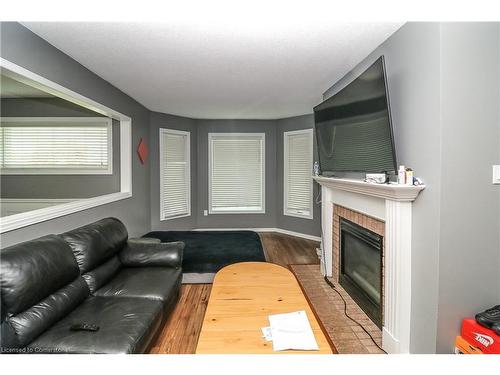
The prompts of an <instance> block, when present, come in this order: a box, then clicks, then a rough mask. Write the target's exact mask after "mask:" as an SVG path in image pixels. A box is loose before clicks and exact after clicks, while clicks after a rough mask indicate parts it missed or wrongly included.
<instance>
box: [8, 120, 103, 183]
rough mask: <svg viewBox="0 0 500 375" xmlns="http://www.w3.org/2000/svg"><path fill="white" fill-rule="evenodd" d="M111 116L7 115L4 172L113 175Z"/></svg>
mask: <svg viewBox="0 0 500 375" xmlns="http://www.w3.org/2000/svg"><path fill="white" fill-rule="evenodd" d="M112 155H113V154H112V123H111V119H109V118H107V117H95V118H94V117H92V118H90V117H55V118H48V117H3V118H2V119H1V127H0V168H1V173H2V174H112V173H113V170H112V159H113V157H112Z"/></svg>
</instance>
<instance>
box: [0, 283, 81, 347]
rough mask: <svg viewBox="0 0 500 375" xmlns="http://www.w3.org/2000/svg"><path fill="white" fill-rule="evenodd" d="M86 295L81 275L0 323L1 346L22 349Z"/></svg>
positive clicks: (73, 307)
mask: <svg viewBox="0 0 500 375" xmlns="http://www.w3.org/2000/svg"><path fill="white" fill-rule="evenodd" d="M88 295H89V289H88V287H87V284H86V283H85V281H84V280H83V278H82V277H81V276H80V277H78V278H77V279H76V280H74V281H73V282H72V283H70V284H68V285H65V286H64V287H62V288H61V289H59V290H58V291H56V292H54V293H52V294H50V295H49V296H48V297H46V298H44V299H43V300H41V301H40V302H38V303H37V304H36V305H34V306H31V307H29V308H28V309H26V310H25V311H23V312H20V313H18V314H17V315H13V316H11V317H9V318H8V319H7V320H6V321H5V322H3V323H2V328H1V329H2V334H1V336H0V337H1V340H0V346H2V347H8V348H22V347H24V346H26V345H28V344H29V343H30V342H31V341H33V340H34V339H35V338H36V337H37V336H38V335H40V334H41V333H43V332H44V331H45V330H47V329H48V328H50V327H51V326H52V325H53V324H54V323H56V322H57V321H59V320H60V319H62V318H64V317H65V316H66V315H67V314H68V313H70V312H71V311H72V310H73V309H75V308H76V307H77V306H78V305H79V304H80V303H82V302H83V301H84V300H85V299H86V298H87V297H88Z"/></svg>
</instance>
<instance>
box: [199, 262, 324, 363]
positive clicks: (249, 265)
mask: <svg viewBox="0 0 500 375" xmlns="http://www.w3.org/2000/svg"><path fill="white" fill-rule="evenodd" d="M299 310H304V311H305V312H306V314H307V317H308V319H309V322H310V324H311V328H312V330H313V332H314V336H315V337H316V341H317V343H318V346H319V350H317V351H300V350H286V351H280V352H275V351H274V350H273V344H272V342H267V341H266V340H265V339H264V338H263V337H262V332H261V328H262V327H267V326H269V320H268V316H269V315H271V314H280V313H289V312H293V311H299ZM196 353H197V354H252V353H254V354H266V353H269V354H332V348H331V346H330V344H329V341H328V340H327V338H326V336H325V334H324V333H323V331H322V329H321V327H320V324H319V322H318V321H317V319H316V317H315V315H314V313H313V311H312V310H311V307H310V306H309V303H308V301H307V299H306V297H305V296H304V294H303V292H302V290H301V288H300V285H299V283H298V282H297V279H296V278H295V276H294V275H293V274H292V273H291V272H290V271H289V270H288V269H286V268H284V267H282V266H279V265H276V264H272V263H261V262H246V263H237V264H233V265H230V266H227V267H225V268H223V269H222V270H220V271H219V272H218V273H217V274H216V275H215V279H214V283H213V287H212V291H211V294H210V299H209V301H208V306H207V311H206V313H205V318H204V320H203V327H202V329H201V333H200V338H199V340H198V346H197V347H196Z"/></svg>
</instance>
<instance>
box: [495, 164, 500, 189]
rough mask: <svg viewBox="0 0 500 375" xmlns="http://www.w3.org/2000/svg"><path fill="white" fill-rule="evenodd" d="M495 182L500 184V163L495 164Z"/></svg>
mask: <svg viewBox="0 0 500 375" xmlns="http://www.w3.org/2000/svg"><path fill="white" fill-rule="evenodd" d="M493 183H494V184H498V185H500V165H494V166H493Z"/></svg>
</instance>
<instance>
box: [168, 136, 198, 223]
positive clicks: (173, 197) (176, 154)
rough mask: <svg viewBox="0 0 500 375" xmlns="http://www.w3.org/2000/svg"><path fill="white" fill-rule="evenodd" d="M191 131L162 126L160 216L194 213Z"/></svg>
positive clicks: (172, 216)
mask: <svg viewBox="0 0 500 375" xmlns="http://www.w3.org/2000/svg"><path fill="white" fill-rule="evenodd" d="M189 146H190V133H189V132H185V131H180V130H171V129H160V219H161V220H168V219H174V218H178V217H184V216H189V215H191V171H190V151H189V150H190V147H189Z"/></svg>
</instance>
